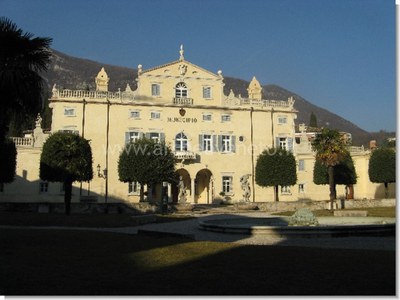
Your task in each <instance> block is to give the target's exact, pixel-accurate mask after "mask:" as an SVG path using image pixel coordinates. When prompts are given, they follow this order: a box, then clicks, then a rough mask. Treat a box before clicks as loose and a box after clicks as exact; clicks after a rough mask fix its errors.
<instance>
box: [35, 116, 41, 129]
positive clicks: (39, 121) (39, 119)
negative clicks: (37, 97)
mask: <svg viewBox="0 0 400 300" xmlns="http://www.w3.org/2000/svg"><path fill="white" fill-rule="evenodd" d="M35 123H36V127H38V128H42V117H41V116H40V114H38V115H37V117H36V121H35Z"/></svg>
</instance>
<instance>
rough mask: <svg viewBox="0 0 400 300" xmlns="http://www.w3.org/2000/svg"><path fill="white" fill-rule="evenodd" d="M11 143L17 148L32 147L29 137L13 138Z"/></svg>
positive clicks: (31, 140) (31, 139)
mask: <svg viewBox="0 0 400 300" xmlns="http://www.w3.org/2000/svg"><path fill="white" fill-rule="evenodd" d="M12 141H13V142H14V144H15V146H17V147H33V138H31V137H13V138H12Z"/></svg>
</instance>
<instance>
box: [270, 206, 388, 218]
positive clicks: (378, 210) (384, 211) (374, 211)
mask: <svg viewBox="0 0 400 300" xmlns="http://www.w3.org/2000/svg"><path fill="white" fill-rule="evenodd" d="M344 210H366V211H367V215H368V216H369V217H387V218H395V217H396V207H366V208H349V209H344ZM313 213H314V214H315V216H317V217H328V216H333V211H330V210H328V209H321V210H314V211H313ZM293 214H294V211H284V212H279V213H273V215H280V216H291V215H293Z"/></svg>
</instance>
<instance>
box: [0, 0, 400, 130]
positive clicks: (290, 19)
mask: <svg viewBox="0 0 400 300" xmlns="http://www.w3.org/2000/svg"><path fill="white" fill-rule="evenodd" d="M0 16H5V17H8V18H10V19H11V20H12V21H14V22H15V23H16V24H17V25H18V26H19V27H20V28H21V29H23V30H24V31H28V32H31V33H33V34H35V36H48V37H52V38H53V44H52V48H54V49H56V50H59V51H61V52H64V53H66V54H68V55H72V56H76V57H82V58H87V59H91V60H95V61H99V62H103V63H107V64H113V65H119V66H126V67H132V68H136V67H137V65H138V64H142V65H143V68H144V69H147V68H150V67H153V66H156V65H159V64H164V63H167V62H170V61H173V60H176V59H178V57H179V53H178V52H179V45H180V44H184V49H185V59H187V60H189V61H191V62H192V63H195V64H197V65H199V66H201V67H203V68H206V69H208V70H210V71H212V72H217V71H218V70H219V69H221V70H222V71H223V75H225V76H231V77H237V78H241V79H245V80H250V79H251V78H252V76H253V75H255V76H256V77H257V79H258V80H259V81H260V82H261V84H277V85H279V86H281V87H283V88H285V89H288V90H290V91H292V92H294V93H297V94H299V95H300V96H302V97H303V98H305V99H307V100H308V101H310V102H312V103H313V104H315V105H318V106H320V107H323V108H326V109H328V110H330V111H332V112H334V113H336V114H338V115H340V116H342V117H344V118H345V119H348V120H349V121H351V122H353V123H355V124H356V125H358V126H360V127H361V128H363V129H365V130H368V131H378V130H380V129H385V130H389V131H391V130H395V129H396V82H395V75H396V73H395V72H396V62H395V61H396V60H395V58H396V52H395V50H396V49H395V32H396V31H395V2H394V0H393V1H392V0H335V1H331V0H329V1H328V0H248V1H245V0H196V1H195V0H169V1H167V0H116V1H109V0H108V1H105V0H69V1H66V0H62V1H61V0H0ZM111 80H112V78H111Z"/></svg>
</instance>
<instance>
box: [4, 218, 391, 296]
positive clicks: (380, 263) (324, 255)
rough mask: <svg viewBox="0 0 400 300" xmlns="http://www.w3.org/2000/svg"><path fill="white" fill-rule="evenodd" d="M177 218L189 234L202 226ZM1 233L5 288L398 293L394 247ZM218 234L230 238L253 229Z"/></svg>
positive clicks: (34, 291)
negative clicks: (361, 247)
mask: <svg viewBox="0 0 400 300" xmlns="http://www.w3.org/2000/svg"><path fill="white" fill-rule="evenodd" d="M227 216H229V215H217V216H207V217H204V218H203V217H202V218H203V219H209V218H217V219H218V218H225V217H227ZM229 217H236V216H234V215H232V216H229ZM177 224H180V227H181V230H180V231H179V230H178V233H182V234H185V232H191V230H192V229H193V228H190V226H196V223H195V222H193V221H182V222H179V223H177ZM177 224H170V223H166V224H163V227H164V228H165V230H167V229H168V226H172V225H174V226H176V225H177ZM155 226H157V225H156V224H154V225H151V226H150V225H148V226H146V227H147V228H151V227H154V228H155ZM158 226H159V224H158ZM192 232H193V231H192ZM196 232H197V231H196ZM0 233H1V235H0V243H1V245H3V246H2V251H1V260H0V263H1V265H2V268H0V275H1V276H0V278H2V280H1V286H2V287H1V289H0V293H1V294H4V295H30V296H34V295H395V275H396V270H395V251H381V250H365V249H363V250H354V249H322V248H311V247H286V246H285V247H283V246H279V244H277V245H274V246H251V245H240V244H237V243H220V242H214V241H207V239H205V241H193V240H192V239H189V238H187V237H184V236H182V235H180V236H178V235H177V234H176V232H175V235H174V236H172V235H171V234H169V235H168V234H160V233H158V235H156V234H154V236H141V235H133V236H132V235H126V234H115V233H106V232H92V231H75V230H63V231H61V230H49V229H48V230H46V229H42V230H30V229H0ZM199 234H207V235H208V236H209V237H210V235H209V234H210V233H209V232H200V233H199ZM215 234H216V235H219V238H220V239H221V238H222V239H225V241H235V240H238V239H242V238H246V237H248V236H246V235H244V236H243V235H233V234H230V235H224V234H219V233H215ZM209 239H210V238H209ZM212 239H213V238H212V237H211V240H212Z"/></svg>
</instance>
